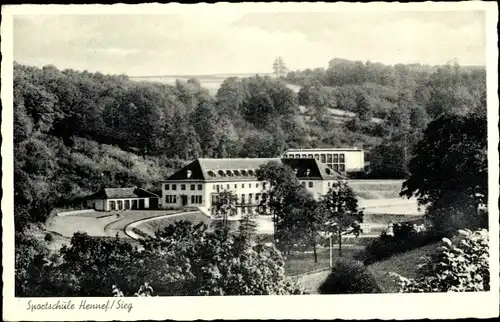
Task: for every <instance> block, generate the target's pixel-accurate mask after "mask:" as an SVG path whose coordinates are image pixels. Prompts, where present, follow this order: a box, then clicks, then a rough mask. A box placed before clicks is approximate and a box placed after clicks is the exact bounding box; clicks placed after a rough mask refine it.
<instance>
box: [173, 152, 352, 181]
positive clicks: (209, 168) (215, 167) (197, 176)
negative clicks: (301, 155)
mask: <svg viewBox="0 0 500 322" xmlns="http://www.w3.org/2000/svg"><path fill="white" fill-rule="evenodd" d="M269 161H275V162H278V163H282V164H286V165H288V166H290V167H291V168H293V169H296V172H297V177H298V178H299V179H312V180H320V179H323V180H333V179H339V178H343V176H342V175H340V174H339V173H337V172H335V171H334V170H332V169H327V168H326V167H325V166H324V165H323V164H321V163H319V162H318V161H317V160H315V159H285V158H284V159H280V158H245V159H241V158H240V159H238V158H231V159H196V160H195V161H193V162H191V163H190V164H188V165H186V166H185V167H183V168H182V169H180V170H179V171H177V172H175V173H174V174H172V175H171V176H170V177H168V178H167V180H165V181H177V180H180V181H190V180H193V181H245V180H252V181H255V180H257V170H258V169H259V168H260V166H261V165H263V164H265V163H267V162H269ZM308 170H309V171H308Z"/></svg>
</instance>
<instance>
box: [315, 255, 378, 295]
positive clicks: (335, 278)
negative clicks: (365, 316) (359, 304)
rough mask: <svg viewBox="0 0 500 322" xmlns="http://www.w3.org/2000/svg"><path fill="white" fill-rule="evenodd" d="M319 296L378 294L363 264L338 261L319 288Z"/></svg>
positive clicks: (376, 287)
mask: <svg viewBox="0 0 500 322" xmlns="http://www.w3.org/2000/svg"><path fill="white" fill-rule="evenodd" d="M319 292H320V294H357V293H380V292H381V291H380V288H379V286H378V285H377V282H376V281H375V278H374V277H373V276H372V275H371V274H370V273H369V272H368V270H367V269H366V267H365V266H364V265H363V263H361V262H359V261H355V260H346V259H341V260H339V261H338V262H337V263H336V264H335V265H334V267H333V268H332V272H331V273H330V275H329V276H328V277H327V278H326V280H325V281H324V282H323V284H322V285H321V286H320V287H319Z"/></svg>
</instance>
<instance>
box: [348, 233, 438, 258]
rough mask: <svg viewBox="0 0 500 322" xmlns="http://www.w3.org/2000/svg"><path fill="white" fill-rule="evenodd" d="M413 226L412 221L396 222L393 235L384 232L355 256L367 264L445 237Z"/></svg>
mask: <svg viewBox="0 0 500 322" xmlns="http://www.w3.org/2000/svg"><path fill="white" fill-rule="evenodd" d="M413 227H414V226H413V224H410V223H401V224H395V225H394V228H393V229H394V230H393V232H394V234H393V235H392V236H391V235H388V234H387V233H386V232H382V233H381V235H380V237H379V238H378V239H375V240H374V241H372V242H371V243H370V244H368V245H367V246H366V247H365V249H363V250H362V251H361V252H359V253H358V254H356V255H355V256H354V258H355V259H357V260H359V261H362V262H363V263H364V264H365V265H369V264H372V263H374V262H378V261H381V260H384V259H386V258H389V257H391V256H393V255H395V254H400V253H404V252H407V251H410V250H413V249H416V248H420V247H422V246H425V245H428V244H431V243H434V242H438V241H439V240H440V239H441V238H442V237H443V235H442V234H441V233H436V232H434V231H420V232H417V231H415V230H414V228H413Z"/></svg>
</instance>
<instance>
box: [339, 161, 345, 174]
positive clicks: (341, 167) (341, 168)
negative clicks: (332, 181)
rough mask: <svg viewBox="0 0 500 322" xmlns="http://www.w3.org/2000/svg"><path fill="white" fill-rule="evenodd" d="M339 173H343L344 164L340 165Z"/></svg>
mask: <svg viewBox="0 0 500 322" xmlns="http://www.w3.org/2000/svg"><path fill="white" fill-rule="evenodd" d="M340 172H345V164H343V163H342V164H340Z"/></svg>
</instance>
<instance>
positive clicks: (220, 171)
mask: <svg viewBox="0 0 500 322" xmlns="http://www.w3.org/2000/svg"><path fill="white" fill-rule="evenodd" d="M218 173H219V175H220V176H222V177H225V176H226V174H225V173H224V171H222V170H219V171H218Z"/></svg>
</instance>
